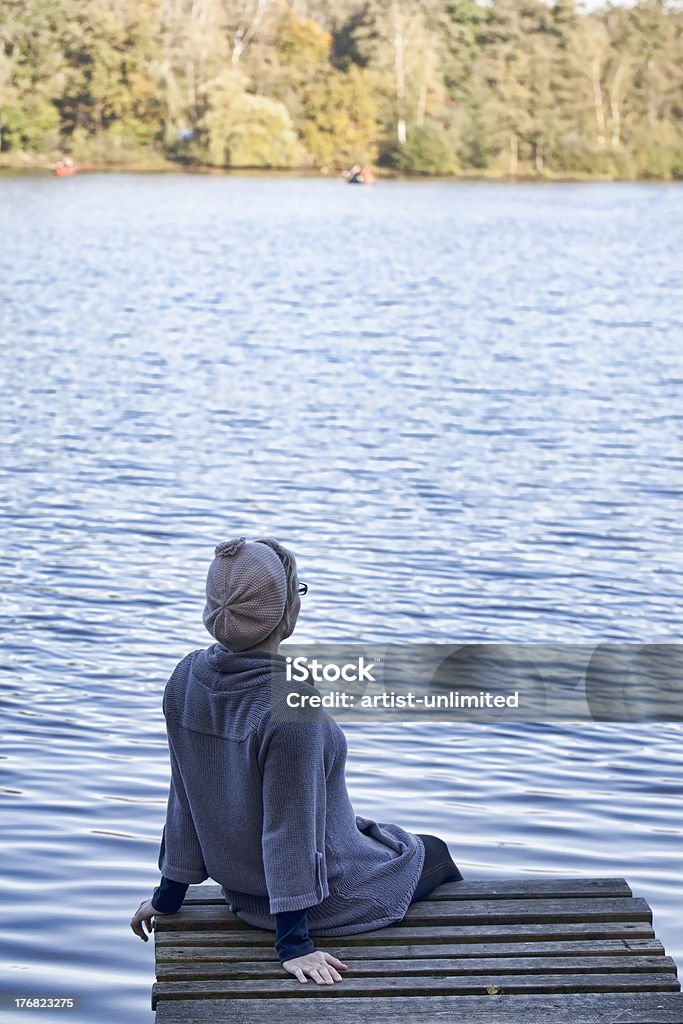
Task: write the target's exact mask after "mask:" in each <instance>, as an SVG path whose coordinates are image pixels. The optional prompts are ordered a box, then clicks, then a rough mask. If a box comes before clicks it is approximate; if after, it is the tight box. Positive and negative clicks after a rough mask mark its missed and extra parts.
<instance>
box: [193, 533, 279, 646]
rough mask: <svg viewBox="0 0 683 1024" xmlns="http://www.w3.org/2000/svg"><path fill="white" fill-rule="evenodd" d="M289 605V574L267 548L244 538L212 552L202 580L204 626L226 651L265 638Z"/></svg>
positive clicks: (227, 543) (221, 545)
mask: <svg viewBox="0 0 683 1024" xmlns="http://www.w3.org/2000/svg"><path fill="white" fill-rule="evenodd" d="M286 605H287V574H286V572H285V567H284V565H283V564H282V562H281V561H280V558H279V557H278V555H277V554H276V553H275V551H273V549H272V548H271V547H269V546H268V545H267V544H261V543H259V542H258V541H250V542H247V541H246V540H245V539H244V537H239V538H238V539H237V540H230V541H226V542H225V543H224V544H219V545H218V547H217V548H216V557H215V558H214V560H213V562H212V563H211V565H210V566H209V572H208V575H207V577H206V607H205V609H204V625H205V626H206V628H207V629H208V631H209V633H211V635H212V636H214V637H215V638H216V640H218V642H219V643H220V644H223V646H224V647H227V648H229V649H230V650H232V651H244V650H246V649H247V648H248V647H254V646H255V645H256V644H258V643H260V642H261V640H265V638H266V637H267V636H269V635H270V634H271V633H272V632H273V630H274V629H275V627H276V626H277V625H278V623H279V622H280V621H281V620H282V617H283V615H284V613H285V608H286Z"/></svg>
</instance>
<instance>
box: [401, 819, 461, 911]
mask: <svg viewBox="0 0 683 1024" xmlns="http://www.w3.org/2000/svg"><path fill="white" fill-rule="evenodd" d="M415 834H416V835H417V836H419V838H420V839H421V840H422V842H423V843H424V848H425V860H424V864H423V865H422V874H421V875H420V877H419V879H418V883H417V887H416V889H415V892H414V893H413V898H412V900H411V901H410V902H411V903H417V901H418V900H424V899H426V898H427V896H429V894H430V892H434V890H435V889H436V887H437V886H438V885H442V883H443V882H462V880H463V878H462V875H461V874H460V870H459V869H458V867H457V865H456V864H454V863H453V859H452V857H451V855H450V853H449V852H448V847H447V846H446V844H445V843H444V841H443V839H439V837H438V836H428V835H423V834H422V833H421V832H416V833H415Z"/></svg>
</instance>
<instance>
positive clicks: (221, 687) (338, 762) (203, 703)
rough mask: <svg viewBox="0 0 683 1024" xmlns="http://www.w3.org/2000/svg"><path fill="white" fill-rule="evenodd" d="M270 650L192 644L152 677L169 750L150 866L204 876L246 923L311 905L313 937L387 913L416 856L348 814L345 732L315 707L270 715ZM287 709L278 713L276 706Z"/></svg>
mask: <svg viewBox="0 0 683 1024" xmlns="http://www.w3.org/2000/svg"><path fill="white" fill-rule="evenodd" d="M284 664H285V661H284V658H280V657H279V656H278V655H275V656H270V655H268V654H266V653H264V652H259V651H254V652H249V653H243V652H242V653H235V652H232V651H228V650H227V649H226V648H224V647H222V646H221V645H220V644H214V645H213V646H212V647H209V648H208V649H207V650H200V651H193V652H192V653H191V654H189V655H188V656H187V657H186V658H183V660H182V661H181V662H180V663H179V664H178V665H177V667H176V668H175V670H174V672H173V674H172V675H171V678H170V679H169V681H168V683H167V684H166V689H165V691H164V699H163V711H164V716H165V719H166V730H167V734H168V745H169V753H170V759H171V784H170V790H169V796H168V807H167V814H166V824H165V826H164V830H163V835H162V840H161V849H160V853H159V868H160V870H161V872H162V874H163V875H165V876H166V877H167V878H169V879H171V880H173V881H176V882H186V883H196V882H203V881H204V879H206V878H212V879H214V880H215V881H216V882H218V883H219V884H220V885H221V887H222V892H223V895H224V897H225V899H226V900H227V901H228V903H229V904H230V907H231V909H232V911H233V912H234V913H235V914H236V915H237V916H238V917H240V918H241V919H242V920H244V921H246V922H247V923H248V924H251V925H254V926H255V927H257V928H266V929H271V930H272V929H274V928H275V918H274V917H273V915H274V914H277V913H280V912H281V911H286V910H302V909H304V908H305V907H311V908H312V909H311V910H309V913H308V927H309V931H310V933H311V934H313V935H316V934H317V935H348V934H352V933H354V932H363V931H370V930H372V929H374V928H382V927H384V926H385V925H388V924H392V923H393V922H395V921H400V920H401V919H402V918H403V917H404V916H405V912H406V910H407V909H408V905H409V904H410V899H411V897H412V895H413V892H414V891H415V887H416V885H417V882H418V879H419V877H420V872H421V870H422V865H423V862H424V845H423V843H422V841H421V839H419V837H417V836H415V835H413V834H412V833H410V832H406V831H405V830H404V829H402V828H400V827H399V826H398V825H390V824H389V825H388V824H382V823H378V822H375V821H372V820H370V819H368V818H361V817H359V816H357V815H356V814H354V811H353V807H352V806H351V802H350V800H349V795H348V792H347V790H346V781H345V778H344V767H345V763H346V750H347V748H346V738H345V736H344V733H343V732H342V730H341V729H340V728H339V726H338V725H337V724H336V722H334V721H333V720H332V719H331V718H330V716H329V715H328V714H327V713H326V712H325V711H323V710H320V711H315V712H312V713H309V714H308V715H307V720H305V721H304V720H299V719H297V720H296V721H283V720H282V718H281V717H280V716H279V715H278V713H277V712H278V706H279V705H278V702H279V701H280V697H278V696H277V692H278V687H277V686H275V687H274V686H273V679H274V673H275V678H276V680H278V682H279V683H281V684H282V687H281V688H282V690H283V691H284V690H287V691H289V690H292V689H299V690H301V689H302V688H303V689H304V690H307V691H308V692H315V691H314V687H313V686H312V685H310V684H307V683H297V684H296V687H294V686H293V685H292V684H286V683H284ZM290 716H291V713H290Z"/></svg>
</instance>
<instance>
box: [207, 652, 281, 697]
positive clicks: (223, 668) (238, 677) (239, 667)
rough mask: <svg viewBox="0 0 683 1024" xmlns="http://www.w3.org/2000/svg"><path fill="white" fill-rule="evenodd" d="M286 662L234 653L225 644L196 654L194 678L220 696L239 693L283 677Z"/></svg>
mask: <svg viewBox="0 0 683 1024" xmlns="http://www.w3.org/2000/svg"><path fill="white" fill-rule="evenodd" d="M286 664H287V662H286V659H285V658H283V657H282V656H281V655H279V654H269V653H268V652H267V651H231V650H230V649H229V648H228V647H224V646H223V645H222V644H212V645H211V647H208V648H207V649H206V650H203V651H195V653H194V656H193V658H192V674H193V675H194V676H196V677H197V678H198V679H199V680H200V681H201V683H202V684H203V685H204V686H208V687H209V688H210V689H214V690H216V691H217V692H222V693H225V692H231V693H234V692H238V691H240V690H244V689H249V688H250V687H252V686H263V685H264V683H271V682H272V681H273V678H274V677H276V676H281V675H284V672H285V667H286Z"/></svg>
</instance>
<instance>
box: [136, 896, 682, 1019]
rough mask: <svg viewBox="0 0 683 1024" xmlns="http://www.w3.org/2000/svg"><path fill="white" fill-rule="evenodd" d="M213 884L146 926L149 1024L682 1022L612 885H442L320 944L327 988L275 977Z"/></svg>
mask: <svg viewBox="0 0 683 1024" xmlns="http://www.w3.org/2000/svg"><path fill="white" fill-rule="evenodd" d="M273 940H274V933H273V932H266V931H260V930H256V929H253V928H250V927H249V926H248V925H245V924H244V923H243V922H241V921H239V920H238V918H236V917H235V916H234V915H233V914H232V913H231V912H230V911H229V910H228V907H227V905H226V903H225V901H224V900H223V897H222V895H221V893H220V889H219V887H218V886H207V885H202V886H198V885H196V886H191V887H190V889H189V890H188V893H187V896H186V898H185V903H184V904H183V907H182V909H181V910H180V911H179V912H178V913H177V914H173V915H169V916H168V917H159V918H157V923H156V929H155V949H156V976H157V982H156V984H155V985H154V989H153V994H152V1009H155V1010H156V1022H157V1024H195V1022H197V1024H199V1022H200V1021H201V1022H206V1021H212V1022H214V1024H365V1022H367V1024H376V1022H378V1021H380V1020H384V1019H386V1020H388V1021H391V1022H395V1024H411V1022H412V1021H418V1022H422V1024H431V1022H437V1024H438V1022H442V1024H683V994H681V992H680V985H679V983H678V979H677V976H676V966H675V964H674V962H673V960H671V958H670V957H668V956H666V955H665V952H664V948H663V946H662V944H661V943H660V942H659V941H658V940H657V939H656V938H655V934H654V931H653V929H652V913H651V911H650V908H649V906H648V905H647V903H646V902H645V900H642V899H636V898H634V896H633V894H632V892H631V889H630V888H629V886H628V885H627V883H626V882H625V881H624V880H623V879H621V878H576V879H567V878H557V879H546V880H533V881H530V880H528V879H524V880H510V881H478V882H467V881H465V882H449V883H447V884H446V885H442V886H440V887H439V888H438V889H437V890H436V891H435V892H434V893H433V894H432V896H431V897H430V898H429V899H427V900H425V901H423V902H420V903H416V904H414V905H413V906H411V907H410V908H409V910H408V914H407V916H406V917H405V919H404V920H403V921H402V922H400V924H395V925H390V926H389V927H388V928H383V929H381V930H380V931H374V932H365V933H364V934H362V935H353V936H343V937H341V938H336V939H331V938H328V939H322V938H321V939H320V940H319V946H320V948H322V949H326V950H328V951H329V952H331V953H334V954H335V955H336V956H338V957H339V958H340V959H341V960H343V961H344V962H345V963H347V964H348V967H349V970H348V972H346V974H345V975H344V980H343V981H342V982H338V983H337V984H335V985H333V986H328V985H317V984H316V983H315V982H313V981H312V980H310V979H309V981H308V982H307V983H306V984H302V983H301V982H299V981H297V980H296V978H294V977H292V976H291V975H289V974H287V973H286V972H285V971H283V969H282V967H281V965H280V963H279V961H278V960H277V957H276V955H275V949H274V946H273Z"/></svg>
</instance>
